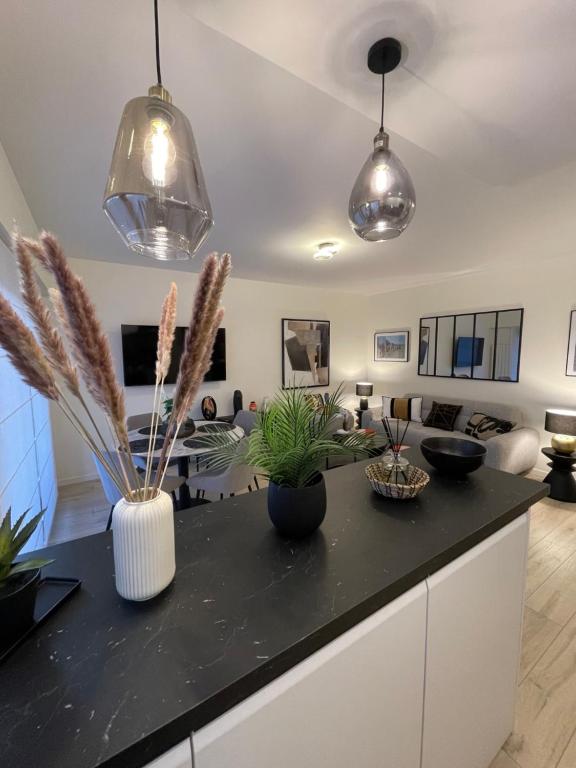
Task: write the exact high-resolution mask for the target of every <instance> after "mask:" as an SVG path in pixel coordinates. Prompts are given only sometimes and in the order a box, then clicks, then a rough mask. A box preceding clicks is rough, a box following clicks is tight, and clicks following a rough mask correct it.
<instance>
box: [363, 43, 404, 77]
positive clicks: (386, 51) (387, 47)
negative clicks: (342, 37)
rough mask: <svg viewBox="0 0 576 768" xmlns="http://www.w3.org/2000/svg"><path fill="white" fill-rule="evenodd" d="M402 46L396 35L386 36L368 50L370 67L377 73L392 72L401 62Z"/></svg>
mask: <svg viewBox="0 0 576 768" xmlns="http://www.w3.org/2000/svg"><path fill="white" fill-rule="evenodd" d="M401 58H402V46H401V45H400V43H399V42H398V40H396V38H395V37H385V38H383V39H382V40H378V42H377V43H374V45H373V46H371V48H370V50H369V51H368V69H370V70H371V71H372V72H374V73H375V74H377V75H385V74H387V73H388V72H392V70H393V69H396V67H397V66H398V64H400V59H401Z"/></svg>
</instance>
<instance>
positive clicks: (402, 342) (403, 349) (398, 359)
mask: <svg viewBox="0 0 576 768" xmlns="http://www.w3.org/2000/svg"><path fill="white" fill-rule="evenodd" d="M409 348H410V331H377V332H376V333H375V334H374V361H375V362H377V363H407V362H408V350H409Z"/></svg>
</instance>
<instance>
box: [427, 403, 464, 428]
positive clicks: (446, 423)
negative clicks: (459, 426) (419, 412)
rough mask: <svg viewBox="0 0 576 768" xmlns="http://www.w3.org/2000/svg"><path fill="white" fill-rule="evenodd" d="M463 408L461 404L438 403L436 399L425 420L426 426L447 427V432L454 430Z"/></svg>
mask: <svg viewBox="0 0 576 768" xmlns="http://www.w3.org/2000/svg"><path fill="white" fill-rule="evenodd" d="M461 410H462V406H461V405H451V404H450V403H437V402H436V400H434V401H433V403H432V409H431V411H430V413H429V414H428V416H427V417H426V421H425V422H424V426H425V427H436V429H445V430H446V431H447V432H453V431H454V424H455V423H456V419H457V418H458V414H459V413H460V411H461Z"/></svg>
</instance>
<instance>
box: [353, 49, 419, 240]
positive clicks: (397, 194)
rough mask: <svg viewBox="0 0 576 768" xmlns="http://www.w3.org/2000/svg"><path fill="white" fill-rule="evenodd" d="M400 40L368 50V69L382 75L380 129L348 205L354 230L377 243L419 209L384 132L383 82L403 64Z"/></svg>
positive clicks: (397, 232)
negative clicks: (401, 61)
mask: <svg viewBox="0 0 576 768" xmlns="http://www.w3.org/2000/svg"><path fill="white" fill-rule="evenodd" d="M401 56H402V48H401V45H400V43H399V42H398V40H396V39H395V38H393V37H386V38H384V39H383V40H379V41H378V42H377V43H374V45H373V46H372V47H371V48H370V51H369V52H368V68H369V69H370V71H371V72H374V73H375V74H377V75H381V76H382V102H381V110H380V130H379V131H378V133H377V134H376V136H375V137H374V151H373V152H371V153H370V156H369V157H368V159H367V160H366V162H365V163H364V165H363V166H362V170H361V171H360V173H359V175H358V178H357V179H356V183H355V184H354V188H353V189H352V194H351V195H350V203H349V206H348V217H349V219H350V225H351V227H352V229H353V230H354V232H356V234H357V235H358V237H361V238H362V239H363V240H369V241H371V242H378V241H380V240H390V239H392V238H393V237H398V235H401V234H402V232H404V230H405V229H406V227H407V226H408V224H409V223H410V221H411V220H412V216H414V211H415V208H416V194H415V192H414V186H413V184H412V180H411V178H410V176H409V174H408V171H407V170H406V168H404V166H403V165H402V163H401V162H400V160H399V158H398V157H397V156H396V155H395V154H394V152H392V151H391V150H390V149H389V148H388V142H389V137H388V134H387V133H386V132H385V131H384V81H385V76H386V74H387V73H388V72H392V70H393V69H396V67H397V66H398V64H399V63H400V58H401Z"/></svg>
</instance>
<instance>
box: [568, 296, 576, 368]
mask: <svg viewBox="0 0 576 768" xmlns="http://www.w3.org/2000/svg"><path fill="white" fill-rule="evenodd" d="M566 376H576V309H573V310H572V312H570V332H569V334H568V353H567V355H566Z"/></svg>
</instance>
